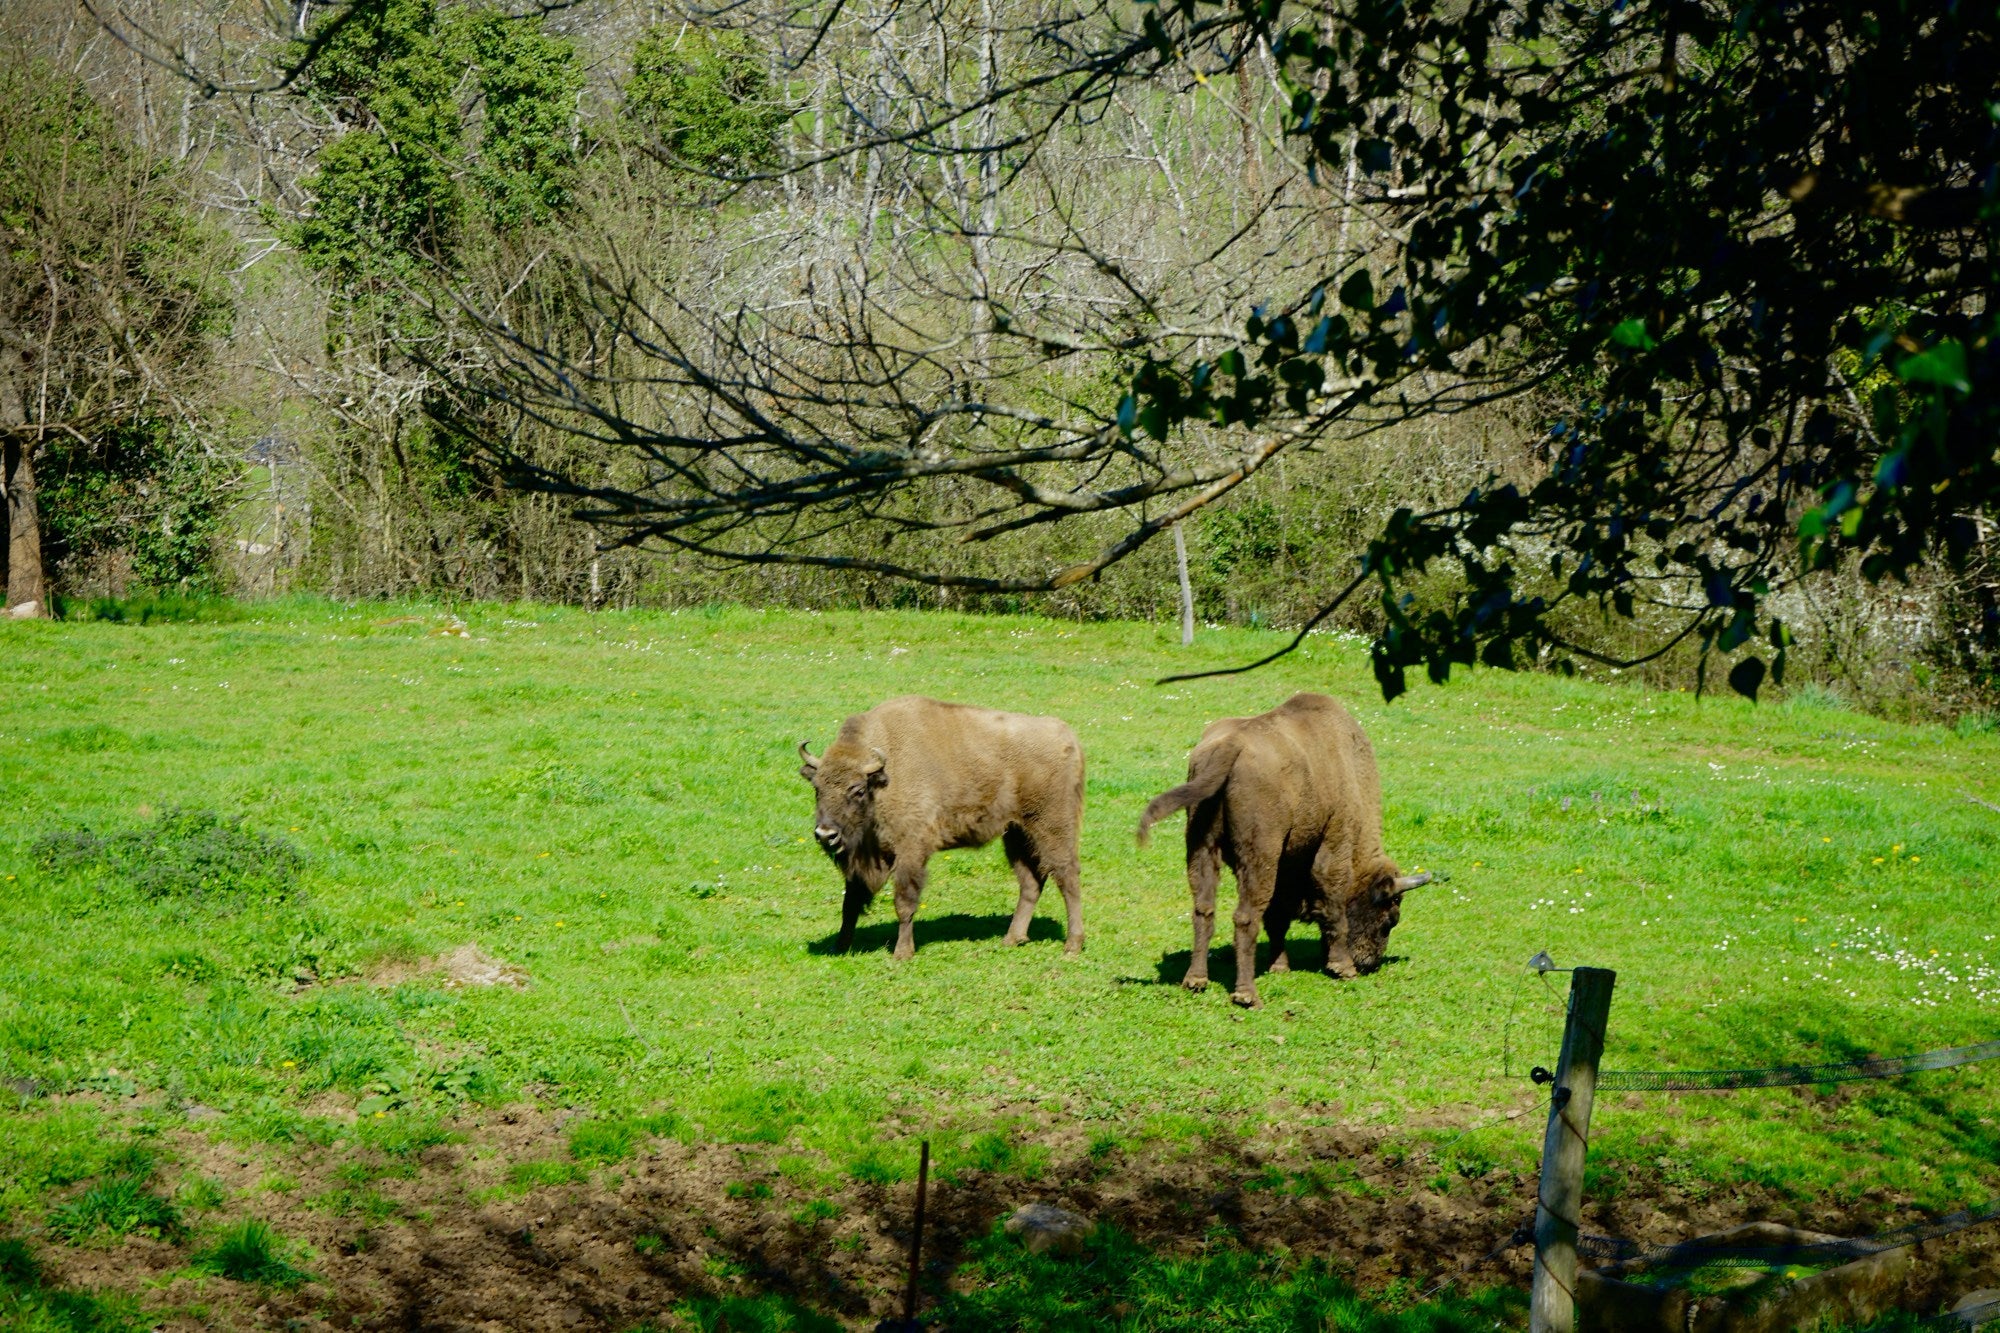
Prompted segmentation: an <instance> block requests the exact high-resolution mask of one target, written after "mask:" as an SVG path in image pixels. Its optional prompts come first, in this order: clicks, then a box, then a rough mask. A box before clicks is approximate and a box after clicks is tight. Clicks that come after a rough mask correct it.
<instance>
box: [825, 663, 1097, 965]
mask: <svg viewBox="0 0 2000 1333" xmlns="http://www.w3.org/2000/svg"><path fill="white" fill-rule="evenodd" d="M799 758H800V760H801V767H800V769H799V776H801V777H803V778H804V779H805V780H806V781H808V782H810V783H812V785H813V791H814V794H815V795H816V797H817V802H816V808H815V810H814V818H813V836H814V838H816V839H817V840H818V842H819V845H820V846H821V848H823V849H824V850H825V851H826V854H827V855H828V856H830V857H831V858H833V862H834V864H835V865H836V866H838V867H839V868H840V872H841V875H842V876H843V877H844V878H845V880H846V883H847V888H846V893H845V895H844V897H843V899H842V903H841V917H840V949H841V951H842V952H846V951H847V950H848V949H849V948H851V947H852V946H853V943H854V924H855V922H856V921H857V920H859V918H860V916H861V913H862V911H863V910H865V909H866V908H867V906H868V904H869V903H870V902H872V901H873V900H874V897H875V893H876V891H877V890H878V889H880V888H881V887H882V885H883V884H884V883H887V882H889V881H890V880H894V881H895V886H896V926H897V930H896V957H897V958H899V959H906V958H909V957H910V956H911V955H913V954H914V953H915V952H916V943H915V941H914V939H913V938H912V935H911V922H912V921H913V920H914V919H915V917H916V914H917V904H918V902H919V900H921V898H922V897H923V891H924V873H925V868H926V866H927V865H928V863H929V861H930V858H931V855H932V853H934V852H939V851H944V850H946V849H949V848H954V847H984V846H985V845H986V844H988V843H990V842H992V841H993V840H994V839H995V838H999V839H1001V842H1002V846H1003V847H1005V849H1006V852H1007V860H1008V862H1009V864H1011V865H1012V866H1013V867H1014V877H1015V879H1016V880H1017V881H1018V882H1019V884H1020V889H1021V896H1020V900H1019V901H1018V902H1017V903H1016V904H1015V908H1014V920H1013V923H1012V924H1011V925H1010V926H1009V927H1008V928H1007V936H1006V942H1007V943H1008V944H1020V943H1022V942H1023V941H1024V940H1026V939H1027V938H1028V923H1029V922H1030V921H1031V920H1033V918H1034V915H1035V904H1036V902H1037V901H1039V900H1040V898H1041V896H1042V885H1043V884H1044V883H1045V882H1046V881H1047V880H1048V878H1049V877H1050V876H1051V875H1053V876H1054V877H1055V880H1056V884H1057V886H1058V887H1059V888H1060V889H1061V890H1062V896H1063V907H1064V909H1065V912H1066V914H1067V915H1068V918H1069V939H1068V943H1067V945H1066V950H1065V951H1066V952H1068V953H1072V954H1074V953H1080V952H1082V950H1083V906H1082V901H1081V897H1080V892H1081V890H1080V888H1079V883H1078V873H1077V872H1078V866H1077V834H1078V831H1079V830H1080V828H1081V827H1082V823H1083V749H1082V747H1081V746H1079V745H1078V744H1077V740H1076V733H1075V732H1073V731H1071V730H1070V729H1069V727H1068V726H1067V725H1065V724H1064V723H1062V722H1060V721H1058V720H1057V719H1055V718H1052V717H1027V716H1023V715H1022V714H1019V713H1000V712H995V711H993V710H992V709H986V708H968V707H966V706H965V705H963V704H947V703H939V702H938V701H937V700H935V699H925V698H920V697H918V696H916V695H908V696H905V697H903V698H900V699H891V700H889V701H888V702H887V703H885V704H881V705H880V706H878V707H876V708H873V709H870V710H869V711H868V712H866V713H857V714H855V715H854V716H853V717H850V718H848V719H847V720H846V721H845V722H843V723H842V724H841V727H840V735H839V736H838V737H836V738H835V739H834V742H833V744H831V745H829V746H827V748H826V752H825V753H824V754H822V755H820V756H819V757H818V758H815V757H814V756H813V754H812V752H811V751H810V750H809V749H807V748H806V746H805V744H804V743H803V742H801V743H800V745H799Z"/></svg>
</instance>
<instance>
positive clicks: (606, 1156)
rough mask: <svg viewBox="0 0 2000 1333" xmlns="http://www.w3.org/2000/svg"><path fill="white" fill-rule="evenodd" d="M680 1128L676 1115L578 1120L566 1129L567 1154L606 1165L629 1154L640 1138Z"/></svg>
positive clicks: (679, 1120)
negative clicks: (567, 1139) (568, 1130)
mask: <svg viewBox="0 0 2000 1333" xmlns="http://www.w3.org/2000/svg"><path fill="white" fill-rule="evenodd" d="M681 1128H682V1122H681V1118H680V1117H679V1116H677V1115H671V1114H669V1115H647V1116H628V1117H622V1118H606V1119H602V1120H584V1121H580V1122H578V1123H577V1124H576V1125H575V1126H574V1127H572V1128H571V1129H570V1132H569V1155H570V1156H571V1157H574V1158H575V1159H576V1160H577V1161H579V1162H592V1163H597V1164H599V1165H603V1166H609V1165H611V1164H612V1163H614V1162H622V1161H624V1160H625V1159H626V1158H628V1157H630V1156H631V1155H632V1154H633V1152H634V1151H636V1150H637V1149H638V1147H639V1144H640V1143H642V1142H643V1141H644V1140H646V1139H648V1138H651V1137H653V1136H655V1135H668V1134H673V1133H676V1132H678V1131H679V1130H680V1129H681Z"/></svg>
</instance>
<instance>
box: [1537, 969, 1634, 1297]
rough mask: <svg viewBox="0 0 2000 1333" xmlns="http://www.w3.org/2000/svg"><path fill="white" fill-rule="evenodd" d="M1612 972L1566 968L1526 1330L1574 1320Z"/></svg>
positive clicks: (1543, 1161)
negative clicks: (1593, 1110) (1588, 1152)
mask: <svg viewBox="0 0 2000 1333" xmlns="http://www.w3.org/2000/svg"><path fill="white" fill-rule="evenodd" d="M1617 980H1618V974H1617V973H1616V972H1613V971H1611V970H1609V969H1608V968H1601V967H1579V968H1578V969H1576V971H1575V972H1573V973H1571V974H1570V981H1569V1018H1568V1020H1567V1021H1566V1022H1565V1023H1564V1024H1563V1040H1562V1054H1561V1055H1560V1056H1558V1057H1557V1059H1556V1073H1555V1082H1554V1085H1553V1086H1552V1087H1551V1089H1550V1093H1549V1128H1548V1133H1547V1134H1546V1135H1545V1136H1544V1137H1543V1139H1542V1180H1541V1191H1540V1193H1539V1194H1538V1195H1537V1197H1536V1201H1535V1283H1534V1287H1533V1289H1532V1291H1531V1292H1530V1294H1529V1298H1528V1329H1529V1333H1571V1330H1572V1329H1574V1328H1575V1327H1576V1231H1577V1223H1578V1221H1579V1219H1580V1216H1581V1213H1582V1208H1583V1158H1584V1152H1585V1149H1587V1148H1588V1147H1589V1145H1590V1107H1591V1103H1592V1102H1593V1101H1594V1100H1595V1099H1596V1096H1597V1062H1598V1060H1599V1059H1600V1058H1602V1057H1603V1055H1604V1025H1605V1022H1606V1020H1607V1019H1609V1018H1610V1016H1611V988H1612V986H1613V985H1614V984H1615V983H1616V982H1617Z"/></svg>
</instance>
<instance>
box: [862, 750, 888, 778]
mask: <svg viewBox="0 0 2000 1333" xmlns="http://www.w3.org/2000/svg"><path fill="white" fill-rule="evenodd" d="M868 753H869V754H871V755H873V756H874V758H873V759H871V760H870V761H869V763H868V767H866V768H864V769H863V770H861V771H862V772H864V773H880V772H881V771H882V770H883V769H885V768H887V767H888V766H889V756H888V755H886V754H883V753H882V747H881V746H879V745H871V746H869V747H868Z"/></svg>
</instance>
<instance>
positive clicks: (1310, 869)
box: [1139, 694, 1430, 1007]
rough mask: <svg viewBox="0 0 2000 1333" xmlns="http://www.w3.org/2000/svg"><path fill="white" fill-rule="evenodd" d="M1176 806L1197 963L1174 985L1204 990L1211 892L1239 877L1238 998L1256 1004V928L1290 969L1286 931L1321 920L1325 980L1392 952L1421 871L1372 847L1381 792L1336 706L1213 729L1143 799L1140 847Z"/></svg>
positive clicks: (1361, 743)
mask: <svg viewBox="0 0 2000 1333" xmlns="http://www.w3.org/2000/svg"><path fill="white" fill-rule="evenodd" d="M1176 810H1186V811H1187V812H1188V825H1187V874H1188V888H1189V889H1190V890H1191V891H1192V892H1193V894H1194V956H1193V959H1192V960H1191V961H1190V963H1189V964H1188V972H1187V979H1186V981H1185V982H1183V983H1182V984H1184V985H1185V986H1187V987H1188V989H1190V990H1202V989H1204V988H1206V987H1207V985H1208V943H1209V939H1210V938H1211V937H1212V936H1213V935H1214V933H1215V886H1216V883H1217V881H1218V880H1220V879H1221V877H1222V866H1223V863H1224V862H1227V863H1228V865H1229V868H1230V869H1231V870H1232V871H1234V872H1235V873H1236V916H1235V922H1236V989H1235V991H1234V992H1233V993H1232V995H1231V998H1232V999H1234V1000H1235V1001H1236V1003H1238V1004H1241V1005H1247V1006H1251V1007H1255V1006H1257V1005H1258V1004H1259V1003H1260V1001H1259V1000H1258V998H1257V977H1256V966H1257V924H1258V922H1259V921H1262V922H1263V923H1264V926H1265V928H1266V929H1268V930H1269V931H1270V934H1271V944H1272V946H1273V953H1272V956H1271V970H1272V971H1273V972H1283V971H1287V970H1289V968H1290V967H1291V964H1290V962H1289V961H1288V960H1287V959H1286V957H1285V932H1286V931H1287V930H1289V929H1291V925H1292V922H1294V921H1298V920H1305V921H1312V922H1316V923H1317V924H1318V925H1319V929H1320V941H1321V943H1323V944H1324V945H1325V946H1326V971H1327V974H1328V975H1330V976H1336V977H1353V976H1359V975H1360V974H1361V973H1363V972H1373V971H1374V970H1375V969H1376V968H1378V967H1380V966H1381V965H1382V957H1383V955H1384V953H1385V952H1387V950H1388V946H1389V932H1390V930H1392V929H1393V928H1394V927H1395V925H1396V921H1397V919H1398V917H1399V916H1400V915H1401V911H1402V902H1403V895H1404V894H1405V893H1407V892H1408V891H1409V890H1411V889H1413V888H1416V887H1417V886H1418V885H1419V884H1424V883H1428V882H1429V880H1430V876H1428V875H1410V876H1406V875H1403V874H1401V873H1400V872H1399V871H1398V870H1397V869H1396V863H1395V862H1393V861H1391V860H1390V859H1389V858H1388V857H1387V856H1385V855H1383V852H1382V784H1381V780H1380V779H1379V778H1378V777H1377V776H1376V773H1375V751H1374V750H1373V749H1371V748H1370V747H1369V744H1368V738H1367V737H1366V736H1364V735H1362V734H1361V727H1360V725H1359V724H1358V723H1356V722H1355V720H1354V718H1353V717H1352V716H1350V715H1349V714H1348V711H1347V710H1346V709H1345V708H1342V707H1341V706H1340V705H1339V704H1337V703H1335V702H1334V701H1333V700H1332V699H1329V698H1327V697H1326V696H1325V695H1323V694H1295V695H1293V696H1292V697H1291V698H1290V699H1287V700H1286V701H1285V702H1284V703H1283V704H1280V705H1279V706H1278V707H1277V708H1274V709H1272V710H1271V711H1270V712H1268V713H1264V714H1262V715H1261V716H1258V717H1230V718H1224V719H1222V720H1221V721H1219V722H1212V723H1210V724H1209V726H1208V728H1207V730H1205V731H1203V732H1202V734H1201V743H1200V744H1199V745H1197V746H1195V749H1194V753H1193V754H1192V755H1189V756H1188V778H1187V781H1186V782H1183V783H1182V784H1181V785H1180V786H1178V787H1175V788H1174V789H1173V790H1172V791H1168V792H1163V793H1161V794H1160V795H1159V796H1156V797H1154V798H1153V801H1152V803H1151V804H1150V805H1148V806H1147V807H1146V812H1145V814H1143V815H1142V816H1140V818H1139V842H1140V844H1141V845H1144V843H1145V841H1146V835H1147V834H1148V833H1150V832H1151V831H1152V827H1153V825H1154V824H1156V823H1158V822H1159V821H1160V820H1161V819H1163V818H1165V817H1166V816H1167V815H1170V814H1172V813H1173V812H1174V811H1176Z"/></svg>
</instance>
